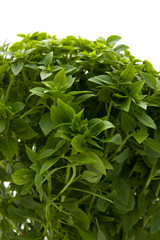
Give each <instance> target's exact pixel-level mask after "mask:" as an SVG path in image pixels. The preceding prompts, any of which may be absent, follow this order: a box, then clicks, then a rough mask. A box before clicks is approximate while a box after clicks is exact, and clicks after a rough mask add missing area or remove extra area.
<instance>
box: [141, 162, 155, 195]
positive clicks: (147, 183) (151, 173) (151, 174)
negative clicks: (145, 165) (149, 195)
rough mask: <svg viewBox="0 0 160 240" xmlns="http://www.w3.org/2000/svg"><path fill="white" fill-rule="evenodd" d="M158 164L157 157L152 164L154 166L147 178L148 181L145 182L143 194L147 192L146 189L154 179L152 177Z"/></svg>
mask: <svg viewBox="0 0 160 240" xmlns="http://www.w3.org/2000/svg"><path fill="white" fill-rule="evenodd" d="M156 164H157V159H155V161H154V163H153V165H152V168H151V171H150V173H149V176H148V179H147V181H146V183H145V185H144V187H143V189H142V194H143V193H144V192H145V190H146V189H147V188H148V186H149V184H150V182H151V181H152V177H153V173H154V169H155V167H156Z"/></svg>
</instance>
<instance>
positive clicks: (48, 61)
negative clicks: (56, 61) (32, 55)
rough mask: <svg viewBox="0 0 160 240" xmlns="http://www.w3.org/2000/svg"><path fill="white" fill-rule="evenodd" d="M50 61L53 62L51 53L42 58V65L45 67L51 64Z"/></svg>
mask: <svg viewBox="0 0 160 240" xmlns="http://www.w3.org/2000/svg"><path fill="white" fill-rule="evenodd" d="M52 61H53V52H50V53H48V54H47V55H46V56H45V57H44V59H43V64H44V65H45V66H47V65H49V64H51V63H52Z"/></svg>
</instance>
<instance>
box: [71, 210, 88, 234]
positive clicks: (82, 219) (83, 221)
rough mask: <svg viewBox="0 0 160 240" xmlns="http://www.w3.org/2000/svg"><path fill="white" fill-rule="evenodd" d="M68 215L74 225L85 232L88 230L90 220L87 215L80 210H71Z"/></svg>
mask: <svg viewBox="0 0 160 240" xmlns="http://www.w3.org/2000/svg"><path fill="white" fill-rule="evenodd" d="M70 214H71V216H72V218H73V221H74V223H75V224H76V225H77V226H79V227H80V228H83V229H85V230H89V226H90V220H89V217H88V215H87V214H86V213H85V212H84V211H82V210H81V209H80V208H77V209H72V210H71V211H70Z"/></svg>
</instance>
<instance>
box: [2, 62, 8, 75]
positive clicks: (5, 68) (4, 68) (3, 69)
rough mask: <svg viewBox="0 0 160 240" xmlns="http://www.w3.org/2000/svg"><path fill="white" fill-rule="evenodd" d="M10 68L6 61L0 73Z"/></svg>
mask: <svg viewBox="0 0 160 240" xmlns="http://www.w3.org/2000/svg"><path fill="white" fill-rule="evenodd" d="M8 68H9V64H8V63H5V64H3V65H1V66H0V74H2V73H4V72H6V71H7V70H8Z"/></svg>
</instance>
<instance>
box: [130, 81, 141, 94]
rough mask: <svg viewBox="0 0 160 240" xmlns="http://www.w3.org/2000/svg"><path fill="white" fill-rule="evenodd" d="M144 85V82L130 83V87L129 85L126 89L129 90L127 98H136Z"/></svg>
mask: <svg viewBox="0 0 160 240" xmlns="http://www.w3.org/2000/svg"><path fill="white" fill-rule="evenodd" d="M143 85H144V81H137V82H134V83H132V84H131V85H129V87H128V89H129V96H131V97H137V96H138V95H139V94H140V92H141V90H142V88H143Z"/></svg>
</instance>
